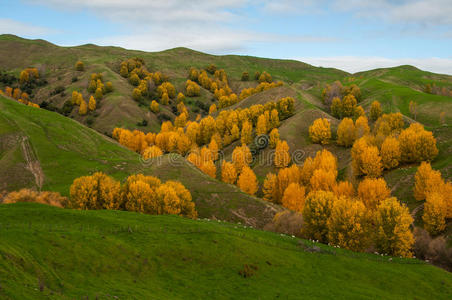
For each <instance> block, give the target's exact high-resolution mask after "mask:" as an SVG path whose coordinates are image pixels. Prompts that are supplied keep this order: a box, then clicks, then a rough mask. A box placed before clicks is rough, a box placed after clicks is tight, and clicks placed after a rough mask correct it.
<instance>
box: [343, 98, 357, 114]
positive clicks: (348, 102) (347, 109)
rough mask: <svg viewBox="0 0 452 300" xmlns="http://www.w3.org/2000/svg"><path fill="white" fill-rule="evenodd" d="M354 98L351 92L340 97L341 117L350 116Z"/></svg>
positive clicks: (352, 111) (353, 108) (353, 106)
mask: <svg viewBox="0 0 452 300" xmlns="http://www.w3.org/2000/svg"><path fill="white" fill-rule="evenodd" d="M356 103H357V101H356V98H355V96H353V95H352V94H348V95H346V96H345V97H344V98H343V99H342V117H352V116H353V114H354V112H355V107H356Z"/></svg>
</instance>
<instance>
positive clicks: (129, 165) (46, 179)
mask: <svg viewBox="0 0 452 300" xmlns="http://www.w3.org/2000/svg"><path fill="white" fill-rule="evenodd" d="M97 171H102V172H105V173H107V174H109V175H111V176H113V177H115V178H116V179H118V180H124V179H125V178H126V177H127V176H128V175H130V174H135V173H143V174H149V175H154V176H158V177H160V178H162V179H164V180H170V179H172V180H179V181H181V182H182V183H183V184H184V185H185V186H186V187H187V188H188V189H189V190H190V192H191V193H192V196H193V199H194V201H195V203H196V209H197V211H198V213H199V216H200V217H203V218H207V217H208V218H217V219H220V220H229V221H235V222H242V223H245V224H248V225H253V226H256V227H260V228H262V227H263V226H264V225H265V224H267V223H268V222H270V221H271V220H272V217H273V215H274V213H275V212H278V211H280V210H281V208H280V207H278V206H275V205H272V204H270V203H268V202H265V201H262V200H260V199H258V198H254V197H251V196H249V195H247V194H245V193H243V192H241V191H240V190H239V189H238V188H237V187H236V186H233V185H229V184H225V183H223V182H220V181H218V180H215V179H212V178H210V177H209V176H207V175H205V174H204V173H202V172H201V171H199V170H198V169H196V168H195V167H194V166H192V165H191V164H190V163H188V162H187V161H186V160H185V159H184V158H182V157H180V156H178V155H172V154H171V155H165V156H162V157H159V158H156V159H154V160H152V161H148V162H143V161H142V160H141V159H140V157H139V155H138V154H136V153H134V152H132V151H130V150H128V149H125V148H124V147H122V146H121V145H119V144H117V143H116V142H115V141H113V140H112V139H110V138H108V137H105V136H103V135H101V134H99V133H97V132H96V131H94V130H92V129H89V128H87V127H85V126H83V125H81V124H79V123H78V122H75V121H74V120H71V119H69V118H66V117H63V116H61V115H59V114H57V113H54V112H49V111H46V110H44V109H37V108H34V107H29V106H25V105H23V104H21V103H19V102H16V101H13V100H9V99H6V98H3V97H1V96H0V185H1V186H0V190H9V191H11V190H17V189H20V188H24V187H28V188H36V189H42V190H50V191H57V192H60V193H61V194H63V195H68V194H69V187H70V185H71V184H72V181H73V180H74V179H75V178H77V177H80V176H84V175H88V174H91V173H93V172H97Z"/></svg>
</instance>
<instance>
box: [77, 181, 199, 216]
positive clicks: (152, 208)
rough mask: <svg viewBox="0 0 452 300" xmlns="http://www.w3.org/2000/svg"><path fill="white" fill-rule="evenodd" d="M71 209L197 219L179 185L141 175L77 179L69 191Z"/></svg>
mask: <svg viewBox="0 0 452 300" xmlns="http://www.w3.org/2000/svg"><path fill="white" fill-rule="evenodd" d="M70 196H71V197H70V200H69V206H70V207H71V208H77V209H116V210H128V211H136V212H142V213H146V214H153V215H161V214H175V215H182V216H186V217H189V218H196V217H197V213H196V209H195V204H194V203H193V201H192V197H191V194H190V192H189V191H188V190H187V189H186V188H185V187H184V186H183V185H182V184H181V183H180V182H178V181H167V182H165V183H162V182H161V181H160V179H158V178H156V177H153V176H145V175H142V174H136V175H131V176H129V177H128V178H127V180H126V181H125V183H124V184H123V185H122V186H121V184H120V183H119V181H116V180H115V179H113V178H112V177H110V176H108V175H106V174H104V173H102V172H97V173H94V174H93V175H90V176H82V177H79V178H76V179H75V180H74V182H73V183H72V185H71V188H70Z"/></svg>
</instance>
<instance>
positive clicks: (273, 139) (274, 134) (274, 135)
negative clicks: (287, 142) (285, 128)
mask: <svg viewBox="0 0 452 300" xmlns="http://www.w3.org/2000/svg"><path fill="white" fill-rule="evenodd" d="M278 142H279V131H278V128H273V129H272V131H270V135H269V140H268V143H269V145H270V148H272V149H274V148H276V145H277V144H278Z"/></svg>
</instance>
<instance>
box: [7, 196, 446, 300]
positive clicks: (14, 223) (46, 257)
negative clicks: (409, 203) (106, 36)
mask: <svg viewBox="0 0 452 300" xmlns="http://www.w3.org/2000/svg"><path fill="white" fill-rule="evenodd" d="M0 233H1V241H2V242H1V243H0V284H1V289H0V298H6V299H10V298H14V299H17V298H20V299H74V298H85V297H88V298H89V299H92V298H96V297H98V298H100V299H103V298H119V299H126V298H140V299H145V298H146V299H154V298H158V299H162V298H171V299H187V298H191V299H194V298H198V299H199V298H215V299H231V298H241V299H274V298H283V299H294V298H310V299H318V298H331V296H332V295H334V297H335V298H336V299H355V298H356V299H358V298H359V299H375V298H378V299H401V298H404V299H448V297H450V295H451V293H452V278H451V276H450V274H449V273H447V272H446V271H444V270H441V269H438V268H436V267H433V266H430V265H428V264H425V263H423V262H421V261H418V260H413V259H399V258H389V257H380V256H377V255H373V254H357V253H352V252H350V251H346V250H342V249H337V248H332V247H328V246H324V245H317V244H313V243H312V242H309V241H304V240H299V239H296V238H291V237H287V236H280V235H277V234H273V233H269V232H263V231H258V230H254V229H250V228H244V227H242V226H235V225H233V224H229V223H223V222H221V223H217V222H213V221H210V222H208V221H194V220H190V219H184V218H180V217H176V216H147V215H142V214H137V213H128V212H117V211H76V210H67V209H66V210H65V209H58V208H54V207H47V206H43V205H38V204H30V203H21V204H3V205H0ZM246 266H248V267H246ZM245 270H247V271H245ZM245 274H246V277H243V275H245Z"/></svg>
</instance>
